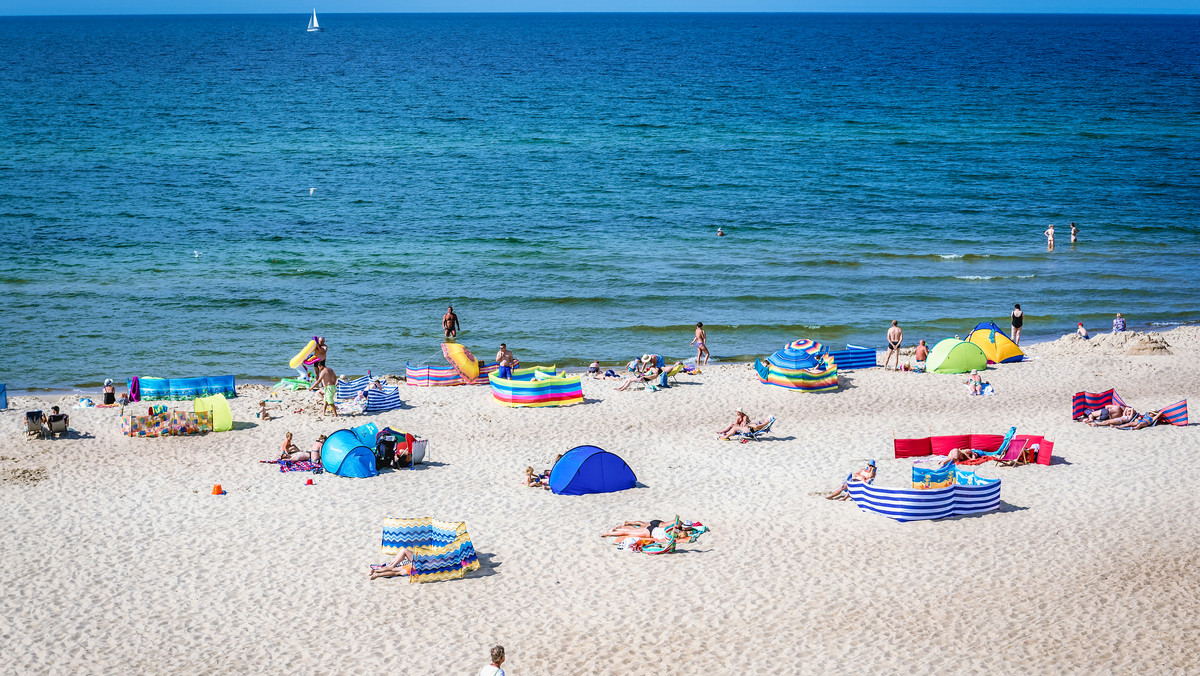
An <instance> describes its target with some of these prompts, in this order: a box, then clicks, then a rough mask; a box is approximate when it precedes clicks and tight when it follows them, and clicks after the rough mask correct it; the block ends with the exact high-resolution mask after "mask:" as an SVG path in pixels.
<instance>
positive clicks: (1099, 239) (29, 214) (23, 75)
mask: <svg viewBox="0 0 1200 676" xmlns="http://www.w3.org/2000/svg"><path fill="white" fill-rule="evenodd" d="M301 9H302V11H300V12H297V13H296V14H275V15H228V16H221V15H206V16H98V17H2V18H0V33H2V34H3V35H4V48H3V49H2V50H0V74H2V77H0V234H2V241H3V253H2V254H0V308H2V310H0V312H2V314H0V344H2V345H3V346H4V350H5V353H6V355H5V357H4V358H3V359H0V382H2V383H6V384H7V386H8V388H9V391H10V393H11V392H14V391H23V390H35V391H37V390H55V389H66V390H70V389H73V388H75V389H78V388H87V387H94V386H95V385H96V384H98V383H99V382H100V381H101V380H102V379H104V378H106V377H107V378H113V379H115V380H118V381H121V380H123V379H125V378H127V377H130V376H135V375H136V376H158V377H187V376H202V375H227V374H234V375H236V376H238V377H239V378H241V379H244V380H247V379H248V380H268V379H274V378H278V377H280V376H286V375H289V373H290V371H289V369H288V366H287V363H288V361H289V359H290V358H291V357H292V356H293V355H295V354H296V353H297V352H298V351H299V350H300V348H301V347H303V346H304V345H305V343H306V342H307V341H308V340H309V339H310V338H311V337H312V336H314V335H321V336H324V337H326V339H327V341H328V343H329V345H330V352H329V363H330V365H331V366H333V367H334V368H335V370H337V371H338V372H340V373H348V374H355V375H357V374H361V373H365V372H366V371H367V370H368V369H370V370H371V371H372V372H373V373H376V374H379V373H403V370H404V367H405V364H413V365H417V364H424V363H433V364H444V363H445V361H444V359H443V357H442V356H441V353H440V348H439V344H440V343H441V342H442V339H443V336H442V331H441V317H442V314H443V313H444V312H445V310H446V308H447V306H451V305H452V306H453V307H454V309H455V311H456V312H457V314H458V316H459V317H460V320H461V323H462V327H463V329H464V331H463V333H462V335H461V336H460V337H459V339H460V340H461V342H462V343H464V344H465V345H466V346H467V347H468V348H469V349H471V350H472V351H473V352H474V354H475V355H476V356H477V357H480V358H487V359H490V358H492V357H493V356H494V354H495V352H496V349H497V347H498V345H499V343H500V342H506V343H507V344H508V346H509V347H510V348H511V349H512V350H513V351H514V352H515V353H516V355H517V357H518V358H520V359H521V361H522V362H523V363H525V364H532V363H542V364H551V363H552V364H557V365H559V366H570V365H580V364H586V363H587V362H590V361H591V360H592V359H599V360H601V361H602V362H606V363H617V362H623V361H625V360H628V359H630V358H631V357H634V356H637V355H641V354H643V353H647V352H652V353H658V354H662V355H664V356H667V357H668V358H671V359H676V358H688V357H689V356H694V354H695V352H694V349H693V348H692V347H690V346H689V344H688V343H689V341H690V340H691V338H692V333H693V329H694V326H695V324H696V323H697V322H703V323H704V326H705V328H706V329H707V331H708V336H709V347H710V349H711V352H712V354H713V356H714V358H715V359H717V360H720V361H746V360H750V359H752V358H754V357H755V356H758V355H764V354H768V353H770V352H772V351H774V350H776V349H779V348H780V347H782V346H783V345H784V344H785V343H787V342H789V341H792V340H796V339H798V338H810V339H814V340H818V341H821V342H822V343H824V344H826V345H828V346H830V347H831V348H833V349H840V348H842V347H843V346H844V345H845V344H847V343H853V344H858V345H865V346H870V347H880V346H883V345H884V334H885V332H886V330H887V327H888V325H889V324H890V322H891V321H892V320H898V321H899V322H900V325H901V326H902V327H903V328H904V329H905V336H906V341H907V342H909V343H911V342H913V341H915V340H917V339H920V338H923V339H926V340H928V341H929V342H930V343H931V344H932V342H934V341H936V340H939V339H941V338H945V337H948V336H952V335H954V334H964V335H965V334H966V332H968V331H969V330H970V329H971V328H972V327H974V326H975V325H976V324H977V323H979V322H985V321H996V322H997V324H999V325H1000V326H1002V327H1005V328H1007V326H1008V315H1009V312H1010V311H1011V309H1012V307H1013V304H1014V303H1020V304H1021V306H1022V308H1023V309H1024V311H1025V312H1026V320H1025V330H1024V340H1025V341H1028V340H1039V339H1041V340H1044V339H1050V338H1054V337H1057V336H1060V335H1062V334H1064V333H1069V332H1071V331H1073V330H1074V329H1075V327H1076V325H1077V322H1083V323H1084V324H1085V326H1087V327H1088V328H1089V329H1091V330H1093V331H1105V330H1108V329H1109V328H1110V327H1111V321H1112V318H1113V316H1114V315H1115V313H1117V312H1121V313H1123V314H1124V315H1125V316H1126V317H1127V318H1128V320H1129V324H1130V327H1131V328H1148V329H1166V328H1169V327H1171V326H1174V325H1178V324H1186V323H1193V322H1196V321H1197V320H1200V284H1198V283H1197V282H1198V281H1200V220H1198V219H1200V17H1198V16H1103V15H974V14H971V15H967V14H961V15H941V14H357V15H347V14H323V15H320V21H321V25H322V26H323V27H324V31H323V32H312V33H310V32H307V31H306V30H305V28H306V26H307V21H308V14H307V12H308V9H309V7H308V6H304V7H303V8H301ZM1072 222H1074V223H1076V224H1077V226H1078V228H1079V237H1078V242H1076V243H1072V242H1071V238H1070V235H1069V230H1070V223H1072ZM1050 225H1054V227H1055V232H1056V248H1055V249H1054V250H1053V251H1047V246H1046V238H1045V236H1044V235H1043V232H1044V231H1045V230H1046V229H1047V227H1048V226H1050ZM718 229H721V231H722V232H724V233H725V236H723V237H718V235H717V231H718Z"/></svg>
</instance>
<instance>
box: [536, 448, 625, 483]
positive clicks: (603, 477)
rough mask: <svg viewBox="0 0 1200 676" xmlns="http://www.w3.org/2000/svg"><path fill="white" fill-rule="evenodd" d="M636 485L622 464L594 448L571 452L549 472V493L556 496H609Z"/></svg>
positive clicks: (575, 449) (560, 459)
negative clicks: (604, 494) (594, 494)
mask: <svg viewBox="0 0 1200 676" xmlns="http://www.w3.org/2000/svg"><path fill="white" fill-rule="evenodd" d="M636 483H637V477H636V476H634V474H633V470H631V469H629V465H626V464H625V461H624V460H622V459H621V458H619V457H617V456H616V455H614V454H612V453H609V452H608V451H606V450H604V449H603V448H598V447H596V446H576V447H575V448H572V449H571V450H569V451H567V452H566V453H564V454H563V457H561V458H559V459H558V462H556V463H554V468H553V469H551V470H550V490H551V491H553V492H554V493H555V494H556V495H586V494H588V493H612V492H613V491H623V490H625V489H626V488H633V486H634V484H636Z"/></svg>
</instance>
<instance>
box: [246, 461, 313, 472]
mask: <svg viewBox="0 0 1200 676" xmlns="http://www.w3.org/2000/svg"><path fill="white" fill-rule="evenodd" d="M259 462H265V463H268V464H271V465H279V471H280V472H283V473H285V474H286V473H287V472H311V471H313V470H315V469H316V468H318V467H320V465H318V464H316V463H312V462H309V461H308V460H259Z"/></svg>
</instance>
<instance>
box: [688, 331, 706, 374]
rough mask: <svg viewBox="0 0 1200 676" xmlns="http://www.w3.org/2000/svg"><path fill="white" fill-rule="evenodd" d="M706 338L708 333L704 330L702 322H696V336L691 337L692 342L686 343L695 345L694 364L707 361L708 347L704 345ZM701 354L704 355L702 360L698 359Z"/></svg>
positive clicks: (697, 364) (698, 364)
mask: <svg viewBox="0 0 1200 676" xmlns="http://www.w3.org/2000/svg"><path fill="white" fill-rule="evenodd" d="M707 338H708V334H707V333H705V332H704V322H696V337H695V338H692V342H690V343H688V345H695V346H696V366H700V364H702V363H703V364H707V363H708V356H709V355H708V348H707V347H705V345H704V342H705V340H706V339H707ZM701 356H703V357H704V361H703V362H701V361H700V357H701Z"/></svg>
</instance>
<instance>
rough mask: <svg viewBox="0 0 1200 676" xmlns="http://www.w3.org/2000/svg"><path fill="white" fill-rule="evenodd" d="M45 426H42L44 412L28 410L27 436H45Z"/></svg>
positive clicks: (26, 417) (26, 416) (26, 413)
mask: <svg viewBox="0 0 1200 676" xmlns="http://www.w3.org/2000/svg"><path fill="white" fill-rule="evenodd" d="M45 432H46V430H45V428H43V427H42V412H41V411H26V412H25V438H27V439H28V438H29V437H42V436H45Z"/></svg>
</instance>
